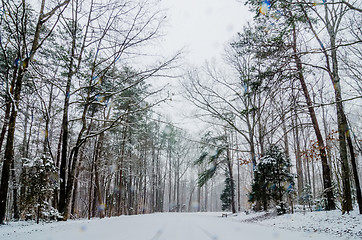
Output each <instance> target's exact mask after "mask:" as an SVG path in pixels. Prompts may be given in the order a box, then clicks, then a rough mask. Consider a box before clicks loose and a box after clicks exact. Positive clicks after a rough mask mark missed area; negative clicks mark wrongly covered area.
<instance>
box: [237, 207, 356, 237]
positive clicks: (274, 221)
mask: <svg viewBox="0 0 362 240" xmlns="http://www.w3.org/2000/svg"><path fill="white" fill-rule="evenodd" d="M230 219H232V220H233V221H237V222H240V221H241V222H250V223H256V224H258V225H261V226H271V227H278V228H281V229H288V230H293V231H298V232H304V233H327V234H328V235H329V236H331V237H335V238H336V237H337V238H338V239H362V215H361V214H358V210H357V209H355V210H354V211H352V212H351V213H350V214H344V215H342V214H341V211H339V210H335V211H328V212H325V211H320V212H308V211H306V212H297V213H294V214H285V215H282V216H275V214H273V213H267V214H265V213H254V214H248V215H246V214H245V213H239V214H238V215H237V216H231V217H230Z"/></svg>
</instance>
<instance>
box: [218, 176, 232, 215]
mask: <svg viewBox="0 0 362 240" xmlns="http://www.w3.org/2000/svg"><path fill="white" fill-rule="evenodd" d="M225 175H226V179H225V188H224V190H223V192H222V194H221V196H220V200H221V202H222V206H221V209H222V210H223V211H225V210H231V204H232V195H233V192H234V191H235V184H234V183H233V182H232V181H233V180H232V179H231V178H230V177H228V173H227V172H226V173H225Z"/></svg>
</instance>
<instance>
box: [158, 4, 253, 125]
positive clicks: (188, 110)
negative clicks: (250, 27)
mask: <svg viewBox="0 0 362 240" xmlns="http://www.w3.org/2000/svg"><path fill="white" fill-rule="evenodd" d="M161 4H162V5H163V7H165V8H166V12H167V14H166V15H167V18H166V19H167V24H166V25H167V27H166V29H165V33H166V35H165V37H164V38H163V40H162V45H163V48H162V49H163V50H162V51H164V52H165V54H172V53H173V52H176V51H178V50H180V49H184V51H183V52H184V63H185V65H193V66H202V65H203V64H204V63H205V61H209V62H216V63H218V64H220V63H221V62H222V54H223V53H224V48H225V46H226V44H227V42H228V41H230V39H231V38H232V37H234V36H235V35H236V34H237V32H238V31H241V29H242V26H243V25H245V24H246V22H247V21H248V20H250V19H251V18H252V14H250V12H248V9H247V7H246V6H245V5H244V4H243V3H242V2H241V1H240V0H161ZM183 69H185V66H183ZM172 86H173V87H172V88H171V91H172V92H174V93H175V96H174V97H173V100H172V101H171V102H168V103H166V104H162V105H161V106H160V107H159V108H158V109H157V111H159V112H161V113H162V114H163V115H165V116H166V117H167V118H169V119H172V121H173V122H174V123H175V124H176V125H177V126H180V127H183V128H186V129H188V130H189V131H195V130H196V131H197V130H198V129H199V128H200V124H199V121H196V120H193V119H190V118H185V115H191V114H192V111H195V108H194V107H193V106H190V104H189V103H188V102H186V101H185V99H183V96H182V89H181V86H180V85H179V83H178V82H177V81H175V80H173V81H172Z"/></svg>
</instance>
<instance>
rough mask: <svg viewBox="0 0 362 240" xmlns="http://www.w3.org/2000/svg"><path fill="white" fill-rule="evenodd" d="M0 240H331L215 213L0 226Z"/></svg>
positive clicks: (325, 235) (170, 214)
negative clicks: (240, 220)
mask: <svg viewBox="0 0 362 240" xmlns="http://www.w3.org/2000/svg"><path fill="white" fill-rule="evenodd" d="M0 239H1V240H73V239H74V240H83V239H84V240H116V239H117V240H274V239H275V240H299V239H315V240H317V239H318V240H332V239H341V238H333V237H332V236H331V235H327V234H317V233H302V232H292V231H287V230H282V229H273V228H272V227H267V226H261V225H258V224H255V223H254V224H251V223H242V222H238V221H235V220H233V218H230V217H229V218H221V217H220V214H216V213H159V214H149V215H138V216H122V217H114V218H105V219H101V220H100V219H94V220H90V221H87V220H75V221H68V222H58V223H45V224H39V225H36V224H27V223H24V222H20V223H11V224H10V225H5V226H0Z"/></svg>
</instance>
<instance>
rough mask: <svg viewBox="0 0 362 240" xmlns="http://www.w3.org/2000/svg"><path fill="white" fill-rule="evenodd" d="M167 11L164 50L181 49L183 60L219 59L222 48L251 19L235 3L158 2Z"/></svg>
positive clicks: (229, 0) (219, 0)
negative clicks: (183, 54) (183, 55)
mask: <svg viewBox="0 0 362 240" xmlns="http://www.w3.org/2000/svg"><path fill="white" fill-rule="evenodd" d="M161 4H162V5H163V6H164V7H165V8H166V9H168V10H167V20H168V21H167V25H168V27H167V28H166V36H165V38H164V42H163V45H164V50H165V51H166V52H169V51H177V50H178V49H181V48H184V49H185V50H186V51H185V57H186V60H187V61H188V62H189V63H191V64H197V65H199V64H202V63H203V62H204V61H205V60H212V59H216V60H218V59H220V56H221V54H222V53H223V50H224V46H225V44H226V42H227V41H228V40H230V38H231V37H232V36H235V35H236V33H237V32H238V31H240V30H241V29H242V26H243V25H244V24H245V23H246V22H247V19H251V14H250V13H249V12H248V11H247V7H246V6H244V4H243V3H242V2H240V1H238V0H161Z"/></svg>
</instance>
